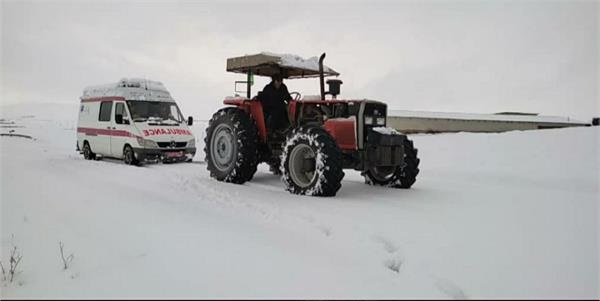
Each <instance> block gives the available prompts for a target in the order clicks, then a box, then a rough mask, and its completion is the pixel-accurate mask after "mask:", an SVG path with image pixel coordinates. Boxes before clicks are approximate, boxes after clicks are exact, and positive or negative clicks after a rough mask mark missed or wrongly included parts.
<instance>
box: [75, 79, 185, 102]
mask: <svg viewBox="0 0 600 301" xmlns="http://www.w3.org/2000/svg"><path fill="white" fill-rule="evenodd" d="M105 96H122V97H124V98H125V99H127V100H149V101H169V102H172V101H175V100H174V99H173V98H172V97H171V94H170V93H169V91H167V88H165V86H164V85H163V84H162V83H161V82H158V81H153V80H147V79H143V78H122V79H121V80H119V81H118V82H116V83H111V84H105V85H96V86H89V87H86V88H85V89H83V96H81V99H86V98H94V97H105Z"/></svg>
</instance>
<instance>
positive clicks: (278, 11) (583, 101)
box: [0, 0, 600, 120]
mask: <svg viewBox="0 0 600 301" xmlns="http://www.w3.org/2000/svg"><path fill="white" fill-rule="evenodd" d="M0 2H1V19H2V21H1V26H2V28H1V30H2V36H1V51H2V52H1V59H2V60H1V67H0V69H1V78H0V80H1V88H2V92H1V93H2V94H1V95H2V104H14V103H25V102H61V103H73V104H76V103H78V102H79V96H81V93H82V90H83V88H84V87H85V86H88V85H93V84H103V83H110V82H116V81H117V80H119V79H120V78H122V77H145V78H148V79H153V80H158V81H162V82H163V83H164V84H165V85H166V87H167V88H168V89H169V90H170V91H171V94H172V95H173V96H174V97H175V99H176V100H177V101H178V103H179V104H180V107H181V109H182V111H183V113H184V115H193V116H195V117H196V118H207V117H209V116H210V114H211V113H212V112H214V111H215V110H216V109H217V108H218V107H220V106H221V105H222V100H223V98H224V97H225V96H228V95H232V94H233V87H234V84H233V82H234V81H235V80H242V79H243V76H240V75H236V74H229V73H226V72H225V61H226V59H227V58H228V57H232V56H239V55H243V54H253V53H258V52H261V51H271V52H278V53H294V54H298V55H300V56H303V57H311V56H317V55H319V54H320V53H322V52H326V53H327V58H326V60H325V63H326V65H329V66H331V67H332V68H334V69H336V70H337V71H338V72H340V73H341V76H340V79H342V80H343V81H344V84H343V85H342V96H343V97H344V98H361V99H362V98H369V99H377V100H381V101H385V102H387V103H388V104H389V107H390V109H407V110H428V111H448V112H475V113H493V112H499V111H524V112H537V113H541V114H544V115H562V116H570V117H574V118H579V119H586V120H587V119H589V118H591V117H592V116H599V115H600V109H599V106H600V101H599V92H598V86H599V78H598V70H599V62H600V61H599V55H600V54H599V46H598V43H599V28H598V26H599V23H598V16H599V13H600V8H599V5H598V2H597V1H588V2H580V1H561V2H550V1H511V2H505V1H484V0H481V1H460V2H455V1H435V2H434V1H429V2H423V1H418V2H407V1H405V2H403V1H384V2H374V1H368V2H326V3H323V2H322V1H319V2H307V1H297V2H290V1H281V0H279V1H272V2H258V1H239V2H234V1H228V2H223V1H219V2H217V1H185V2H173V1H169V2H158V1H130V2H127V1H118V2H109V1H6V0H0ZM266 83H267V81H266V79H261V80H257V83H256V85H255V86H254V89H255V92H256V91H258V90H259V89H262V87H263V86H264V84H266ZM286 84H287V85H288V87H289V89H290V91H295V90H298V91H300V92H302V93H303V94H312V95H315V94H318V93H319V92H318V91H319V88H318V81H317V80H314V79H304V80H289V81H286ZM254 94H255V93H254Z"/></svg>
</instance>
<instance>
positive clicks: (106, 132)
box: [77, 127, 141, 138]
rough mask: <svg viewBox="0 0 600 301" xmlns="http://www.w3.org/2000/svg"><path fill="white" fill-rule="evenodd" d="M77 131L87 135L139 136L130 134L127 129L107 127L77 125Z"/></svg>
mask: <svg viewBox="0 0 600 301" xmlns="http://www.w3.org/2000/svg"><path fill="white" fill-rule="evenodd" d="M77 132H78V133H82V134H86V135H89V136H98V135H102V136H117V137H136V138H137V137H139V136H137V135H134V134H132V133H130V132H128V131H124V130H109V129H95V128H83V127H79V128H77ZM140 138H141V137H140Z"/></svg>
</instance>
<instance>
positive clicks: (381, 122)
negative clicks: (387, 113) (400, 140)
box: [375, 117, 385, 125]
mask: <svg viewBox="0 0 600 301" xmlns="http://www.w3.org/2000/svg"><path fill="white" fill-rule="evenodd" d="M375 123H376V124H377V125H385V117H377V119H376V120H375Z"/></svg>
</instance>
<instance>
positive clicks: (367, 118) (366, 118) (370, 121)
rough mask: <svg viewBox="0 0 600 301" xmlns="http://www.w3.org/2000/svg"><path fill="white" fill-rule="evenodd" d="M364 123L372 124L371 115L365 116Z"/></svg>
mask: <svg viewBox="0 0 600 301" xmlns="http://www.w3.org/2000/svg"><path fill="white" fill-rule="evenodd" d="M365 124H366V125H373V116H365Z"/></svg>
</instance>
